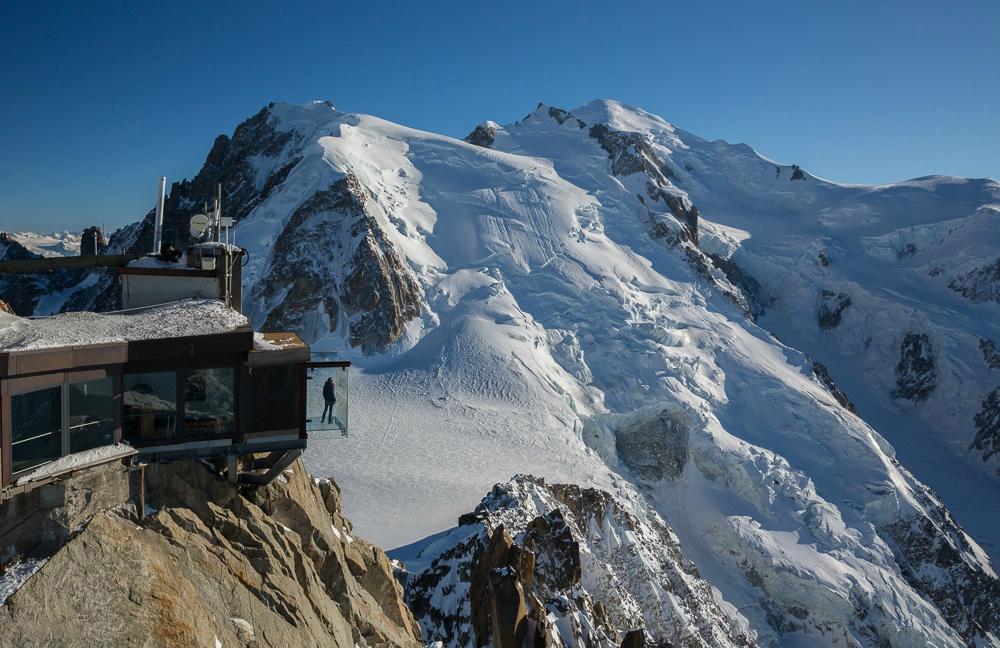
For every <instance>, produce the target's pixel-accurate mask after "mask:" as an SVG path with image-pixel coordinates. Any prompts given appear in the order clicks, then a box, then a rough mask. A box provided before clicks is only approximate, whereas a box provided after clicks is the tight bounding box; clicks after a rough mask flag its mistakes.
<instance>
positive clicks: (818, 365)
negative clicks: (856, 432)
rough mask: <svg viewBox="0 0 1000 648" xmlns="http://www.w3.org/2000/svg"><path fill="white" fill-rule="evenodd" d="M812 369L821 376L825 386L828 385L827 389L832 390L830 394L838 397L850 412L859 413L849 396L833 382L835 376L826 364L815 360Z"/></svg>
mask: <svg viewBox="0 0 1000 648" xmlns="http://www.w3.org/2000/svg"><path fill="white" fill-rule="evenodd" d="M812 370H813V373H814V374H816V377H817V378H819V381H820V382H821V383H823V386H824V387H826V389H827V391H828V392H830V395H831V396H833V397H834V398H836V399H837V402H838V403H840V404H841V405H843V406H844V407H845V408H846V409H847V410H848V411H849V412H853V413H854V414H857V413H858V411H857V409H855V407H854V403H852V402H851V399H849V398H848V397H847V394H845V393H844V392H842V391H840V388H839V387H837V383H835V382H833V377H832V376H831V375H830V370H829V369H827V368H826V365H824V364H823V363H822V362H813V364H812Z"/></svg>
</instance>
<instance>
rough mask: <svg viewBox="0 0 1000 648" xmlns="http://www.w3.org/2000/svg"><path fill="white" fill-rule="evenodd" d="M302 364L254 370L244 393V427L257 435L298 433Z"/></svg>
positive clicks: (242, 399)
mask: <svg viewBox="0 0 1000 648" xmlns="http://www.w3.org/2000/svg"><path fill="white" fill-rule="evenodd" d="M300 370H301V365H275V366H273V367H255V368H254V369H252V370H251V371H250V374H249V375H248V376H247V380H246V382H245V383H244V384H245V385H246V390H245V391H244V392H243V393H242V394H241V397H240V401H241V402H242V407H243V419H242V423H241V425H242V427H243V429H244V430H246V432H247V434H254V433H256V432H277V431H281V430H284V431H293V430H294V431H295V433H298V431H299V423H300V418H299V417H300V416H301V409H302V408H301V407H300V406H299V371H300Z"/></svg>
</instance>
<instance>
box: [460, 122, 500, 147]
mask: <svg viewBox="0 0 1000 648" xmlns="http://www.w3.org/2000/svg"><path fill="white" fill-rule="evenodd" d="M496 136H497V125H496V124H495V123H493V122H483V123H482V124H479V125H478V126H476V127H475V128H474V129H473V131H472V132H471V133H469V134H468V135H466V136H465V141H466V142H468V143H469V144H475V145H476V146H482V147H484V148H489V147H490V145H491V144H493V140H494V139H496Z"/></svg>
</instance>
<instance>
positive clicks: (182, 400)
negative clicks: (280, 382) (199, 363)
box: [122, 367, 236, 443]
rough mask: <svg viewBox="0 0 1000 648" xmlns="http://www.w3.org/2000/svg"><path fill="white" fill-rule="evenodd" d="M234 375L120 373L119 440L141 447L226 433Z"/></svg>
mask: <svg viewBox="0 0 1000 648" xmlns="http://www.w3.org/2000/svg"><path fill="white" fill-rule="evenodd" d="M235 374H236V372H235V370H234V369H233V368H232V367H223V368H220V369H185V370H182V371H157V372H152V373H135V374H125V377H124V379H123V381H124V383H123V386H124V392H123V395H122V400H123V408H122V409H123V415H122V431H123V433H124V435H125V438H127V439H129V440H130V441H133V442H139V443H143V442H153V441H165V440H170V439H179V438H186V437H203V436H224V435H232V434H233V432H234V431H235V429H236V388H235Z"/></svg>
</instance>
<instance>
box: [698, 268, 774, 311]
mask: <svg viewBox="0 0 1000 648" xmlns="http://www.w3.org/2000/svg"><path fill="white" fill-rule="evenodd" d="M709 258H710V259H711V260H712V264H713V265H714V266H715V267H716V268H718V269H719V270H722V273H723V274H724V275H726V279H729V282H730V283H731V284H733V285H734V286H736V287H737V288H739V290H740V292H741V293H742V294H743V299H744V301H745V307H744V308H745V310H746V311H747V312H748V313H750V319H751V320H753V321H757V318H758V317H760V316H761V315H763V314H764V313H765V312H766V311H767V309H768V307H770V306H771V303H772V301H774V300H772V299H771V297H770V295H768V294H767V291H765V290H764V287H763V286H761V285H760V282H759V281H757V279H755V278H754V276H753V275H751V274H750V273H748V272H747V271H746V270H744V269H743V268H741V267H740V266H738V265H737V264H736V263H735V262H734V261H733V260H732V259H727V258H726V257H724V256H721V255H718V254H711V255H709Z"/></svg>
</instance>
